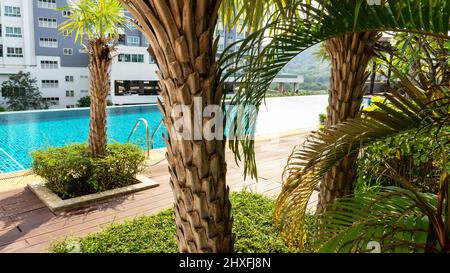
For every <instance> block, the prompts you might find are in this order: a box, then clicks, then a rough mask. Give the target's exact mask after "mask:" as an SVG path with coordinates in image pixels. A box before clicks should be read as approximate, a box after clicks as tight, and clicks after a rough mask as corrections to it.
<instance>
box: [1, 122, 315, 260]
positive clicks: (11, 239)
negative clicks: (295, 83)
mask: <svg viewBox="0 0 450 273" xmlns="http://www.w3.org/2000/svg"><path fill="white" fill-rule="evenodd" d="M304 138H305V130H303V131H299V130H297V131H291V132H285V133H284V134H282V135H272V136H267V137H261V138H258V139H257V141H256V158H257V164H258V176H259V181H258V182H256V181H255V180H250V179H247V180H246V181H244V178H243V167H242V166H238V165H236V163H235V162H234V157H233V155H232V153H231V152H230V151H228V152H227V162H228V171H227V183H228V185H229V186H230V188H231V190H233V191H238V190H241V189H247V190H249V191H253V192H258V193H261V194H264V195H267V196H272V197H275V196H277V195H278V193H279V192H280V188H281V174H282V171H283V167H284V165H285V163H286V160H287V158H288V156H289V155H290V152H291V151H292V148H293V147H294V146H295V145H298V144H300V143H301V142H302V141H303V140H304ZM163 153H164V151H163V150H158V151H156V152H155V153H153V155H152V159H151V162H150V163H149V164H156V165H154V166H152V167H150V172H149V173H148V174H147V176H148V177H150V178H151V179H153V180H155V181H156V182H158V183H159V184H160V185H159V187H156V188H153V189H148V190H145V191H141V192H138V193H134V194H129V195H126V196H121V197H117V198H113V199H109V200H105V201H102V202H99V203H96V204H93V205H90V206H87V207H84V208H80V209H74V210H70V211H66V212H61V213H57V214H55V213H52V212H51V211H50V210H49V209H48V208H47V207H46V206H45V205H44V204H43V203H42V202H41V201H40V200H39V199H38V198H37V197H36V196H35V195H34V194H33V193H32V192H31V191H30V190H29V189H28V188H25V186H26V184H28V183H30V182H33V181H36V179H38V178H36V176H34V175H32V174H31V173H30V172H21V173H15V174H9V175H2V176H1V177H0V252H48V249H49V246H50V244H51V242H52V241H53V240H61V239H64V238H66V237H73V236H83V235H86V234H89V233H93V232H97V231H99V230H101V229H102V228H103V227H105V226H107V225H109V224H111V223H120V222H123V221H124V220H125V219H133V218H135V217H137V216H141V215H152V214H155V213H157V212H159V211H161V210H162V209H164V208H169V207H170V206H171V205H172V202H173V196H172V191H171V188H170V186H169V173H168V170H167V162H166V161H165V160H164V159H163ZM2 184H3V187H2ZM316 202H317V193H316V192H315V193H314V195H313V196H312V198H311V200H310V203H309V208H310V209H311V210H314V208H315V204H316Z"/></svg>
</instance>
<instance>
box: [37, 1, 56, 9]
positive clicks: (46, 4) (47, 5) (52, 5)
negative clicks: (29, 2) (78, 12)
mask: <svg viewBox="0 0 450 273" xmlns="http://www.w3.org/2000/svg"><path fill="white" fill-rule="evenodd" d="M38 8H41V9H56V0H38Z"/></svg>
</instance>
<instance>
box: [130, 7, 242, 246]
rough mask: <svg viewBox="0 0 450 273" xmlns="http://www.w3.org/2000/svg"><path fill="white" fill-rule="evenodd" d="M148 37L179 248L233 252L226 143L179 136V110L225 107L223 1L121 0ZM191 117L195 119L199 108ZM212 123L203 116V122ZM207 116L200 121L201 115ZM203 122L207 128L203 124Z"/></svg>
mask: <svg viewBox="0 0 450 273" xmlns="http://www.w3.org/2000/svg"><path fill="white" fill-rule="evenodd" d="M122 2H123V3H124V4H125V6H126V7H127V8H128V10H129V11H130V12H131V13H132V15H133V17H134V18H135V19H137V21H138V24H139V27H140V28H141V31H142V32H143V33H144V34H145V35H146V37H147V39H148V40H149V43H150V46H151V50H150V53H151V55H153V57H154V59H155V60H156V61H157V64H158V67H159V72H158V76H159V78H160V87H161V97H162V98H163V101H164V102H163V103H161V102H159V106H160V109H161V112H162V114H163V117H164V124H165V126H166V128H168V130H167V132H168V133H167V134H168V137H167V138H166V137H165V142H166V145H167V153H166V158H167V160H168V162H169V173H170V185H171V187H172V190H173V194H174V199H175V204H174V214H175V219H176V236H177V242H178V246H179V250H180V252H232V251H233V235H232V232H231V228H232V217H231V204H230V201H229V198H228V193H229V189H228V187H227V186H226V180H225V177H226V163H225V141H224V140H210V141H207V140H205V139H204V138H203V137H202V138H201V139H199V140H192V139H177V137H176V132H175V131H173V130H171V128H173V124H174V123H175V121H176V119H174V117H172V116H171V113H172V110H173V109H174V108H176V107H178V106H181V105H187V106H188V107H189V108H190V109H193V108H194V98H201V99H202V101H203V104H202V105H201V106H200V107H201V108H202V110H203V109H204V108H205V107H206V106H208V105H221V98H222V94H223V83H222V82H220V71H219V69H218V66H217V64H216V56H215V54H216V51H217V45H215V46H214V45H213V43H212V41H213V36H214V28H215V25H216V22H217V14H218V9H219V6H220V2H221V1H220V0H216V1H210V0H197V1H193V0H167V1H161V0H147V1H142V0H122ZM191 112H192V113H191V116H190V117H188V118H190V119H191V120H193V121H194V122H196V120H195V117H194V113H193V112H194V111H191ZM205 121H207V119H206V118H203V122H205ZM200 122H201V119H200ZM201 128H202V127H201Z"/></svg>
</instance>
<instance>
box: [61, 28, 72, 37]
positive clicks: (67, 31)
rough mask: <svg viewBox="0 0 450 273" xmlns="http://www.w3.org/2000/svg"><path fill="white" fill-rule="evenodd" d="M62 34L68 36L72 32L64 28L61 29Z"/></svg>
mask: <svg viewBox="0 0 450 273" xmlns="http://www.w3.org/2000/svg"><path fill="white" fill-rule="evenodd" d="M63 35H64V36H65V37H70V36H72V33H71V32H70V31H69V30H67V29H65V30H63Z"/></svg>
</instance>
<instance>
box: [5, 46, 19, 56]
mask: <svg viewBox="0 0 450 273" xmlns="http://www.w3.org/2000/svg"><path fill="white" fill-rule="evenodd" d="M6 56H7V57H12V58H22V57H23V51H22V48H21V47H8V48H7V49H6Z"/></svg>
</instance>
